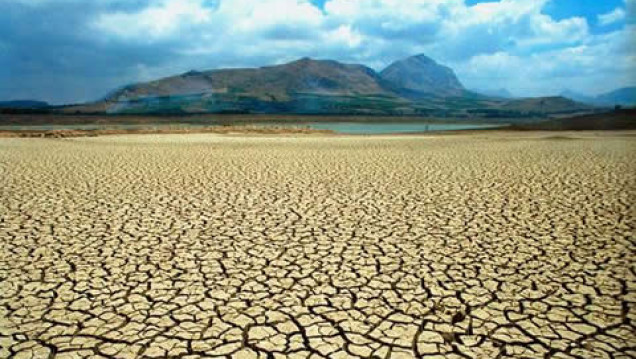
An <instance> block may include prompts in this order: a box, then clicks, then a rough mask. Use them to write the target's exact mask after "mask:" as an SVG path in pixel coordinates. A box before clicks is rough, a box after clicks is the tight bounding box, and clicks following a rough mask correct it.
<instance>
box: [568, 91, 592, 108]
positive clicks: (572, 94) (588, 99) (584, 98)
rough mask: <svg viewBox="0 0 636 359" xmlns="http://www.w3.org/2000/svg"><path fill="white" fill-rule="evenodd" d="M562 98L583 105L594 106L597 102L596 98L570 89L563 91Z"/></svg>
mask: <svg viewBox="0 0 636 359" xmlns="http://www.w3.org/2000/svg"><path fill="white" fill-rule="evenodd" d="M560 96H562V97H566V98H569V99H571V100H574V101H578V102H583V103H589V104H593V103H594V102H595V98H594V96H588V95H585V94H582V93H580V92H576V91H573V90H570V89H566V90H563V91H562V92H561V94H560Z"/></svg>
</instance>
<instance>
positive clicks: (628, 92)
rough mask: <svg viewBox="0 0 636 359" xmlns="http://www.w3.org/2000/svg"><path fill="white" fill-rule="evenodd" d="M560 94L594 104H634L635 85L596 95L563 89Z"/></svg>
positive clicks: (635, 96)
mask: <svg viewBox="0 0 636 359" xmlns="http://www.w3.org/2000/svg"><path fill="white" fill-rule="evenodd" d="M561 96H563V97H567V98H569V99H572V100H575V101H578V102H582V103H587V104H591V105H596V106H616V105H619V106H636V87H624V88H620V89H616V90H613V91H610V92H606V93H603V94H600V95H597V96H588V95H584V94H581V93H578V92H576V91H572V90H565V91H563V92H562V93H561Z"/></svg>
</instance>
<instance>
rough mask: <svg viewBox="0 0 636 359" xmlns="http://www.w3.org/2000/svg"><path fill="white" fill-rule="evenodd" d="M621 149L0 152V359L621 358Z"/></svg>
mask: <svg viewBox="0 0 636 359" xmlns="http://www.w3.org/2000/svg"><path fill="white" fill-rule="evenodd" d="M635 159H636V136H634V133H633V132H622V133H605V134H600V133H586V134H583V133H559V134H558V135H556V136H555V135H554V134H549V133H537V132H527V133H506V132H492V133H481V134H478V133H477V134H475V133H473V134H460V135H448V136H446V135H442V136H360V137H354V136H350V137H347V136H314V135H305V136H301V135H295V136H246V135H241V136H238V135H237V136H222V135H214V134H188V135H125V136H104V137H95V138H70V139H19V138H6V139H0V246H1V250H0V357H15V358H52V357H55V358H84V357H87V358H137V357H144V358H164V357H173V358H198V357H232V358H283V357H290V358H309V357H311V358H322V357H329V358H356V357H360V358H413V357H436V356H437V357H439V358H513V357H514V358H547V357H555V358H633V357H635V356H636V337H635V334H634V333H635V324H634V323H635V321H636V274H635V263H636V256H635V250H634V248H635V247H634V228H635V226H636V219H635V203H636V161H635Z"/></svg>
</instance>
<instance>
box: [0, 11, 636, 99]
mask: <svg viewBox="0 0 636 359" xmlns="http://www.w3.org/2000/svg"><path fill="white" fill-rule="evenodd" d="M0 9H2V10H1V11H0V100H14V99H39V100H44V101H48V102H50V103H53V104H63V103H79V102H85V101H93V100H97V99H99V98H102V97H103V96H105V95H106V94H108V93H109V92H110V91H112V90H114V89H116V88H119V87H121V86H124V85H127V84H131V83H135V82H140V81H149V80H153V79H157V78H161V77H165V76H170V75H175V74H179V73H182V72H186V71H189V70H192V69H195V70H208V69H215V68H221V67H255V66H265V65H272V64H280V63H285V62H288V61H293V60H295V59H298V58H301V57H306V56H308V57H311V58H316V59H334V60H338V61H342V62H347V63H361V64H364V65H367V66H369V67H371V68H373V69H375V70H378V71H380V70H382V69H383V68H384V67H386V66H387V65H389V64H390V63H391V62H393V61H395V60H398V59H401V58H404V57H407V56H411V55H415V54H420V53H423V54H426V55H428V56H429V57H431V58H433V59H435V60H436V61H438V62H439V63H442V64H445V65H447V66H449V67H451V68H453V69H454V70H455V72H456V74H457V76H458V77H459V79H460V81H461V82H462V83H463V84H464V86H465V87H467V88H470V89H485V90H492V89H499V88H505V89H507V90H509V91H510V92H511V93H513V94H514V95H517V96H544V95H555V94H559V93H561V92H562V91H563V90H564V89H571V90H574V91H577V92H580V93H583V94H588V95H595V94H599V93H603V92H606V91H610V90H613V89H616V88H620V87H625V86H634V85H636V0H499V1H496V0H487V1H483V0H481V1H480V0H145V1H142V0H0Z"/></svg>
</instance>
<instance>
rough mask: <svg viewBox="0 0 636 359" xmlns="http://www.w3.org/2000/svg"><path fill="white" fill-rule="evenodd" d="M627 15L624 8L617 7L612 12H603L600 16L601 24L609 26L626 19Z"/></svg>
mask: <svg viewBox="0 0 636 359" xmlns="http://www.w3.org/2000/svg"><path fill="white" fill-rule="evenodd" d="M625 17H627V12H625V10H624V9H623V8H620V7H619V8H616V9H614V10H613V11H611V12H608V13H606V14H601V15H599V16H598V22H599V24H601V25H603V26H607V25H610V24H613V23H616V22H618V21H621V20H624V19H625Z"/></svg>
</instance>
